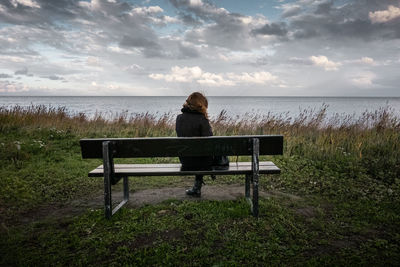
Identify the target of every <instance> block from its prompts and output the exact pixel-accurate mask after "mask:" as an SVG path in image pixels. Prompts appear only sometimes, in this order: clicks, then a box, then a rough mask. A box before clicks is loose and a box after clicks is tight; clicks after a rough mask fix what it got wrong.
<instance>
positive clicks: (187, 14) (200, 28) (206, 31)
mask: <svg viewBox="0 0 400 267" xmlns="http://www.w3.org/2000/svg"><path fill="white" fill-rule="evenodd" d="M170 2H171V3H172V5H173V6H174V7H175V8H176V9H177V10H178V11H177V12H178V14H179V16H180V18H181V20H182V22H183V23H186V26H189V27H193V26H195V27H194V28H193V29H191V30H188V31H187V32H186V34H185V40H186V41H187V42H190V43H193V44H206V45H209V46H212V47H222V48H228V49H230V50H234V51H235V50H240V51H248V50H251V49H252V48H254V47H257V46H259V44H258V43H257V41H258V40H257V39H256V38H255V37H256V35H255V34H253V33H252V30H253V29H254V28H255V26H254V25H253V22H252V21H251V20H252V19H253V17H251V18H250V17H246V16H244V15H241V14H238V13H232V12H229V11H228V10H226V9H224V8H220V7H217V6H216V5H215V4H213V3H212V2H211V1H190V0H170ZM246 19H248V20H249V22H248V23H245V22H244V21H245V20H246Z"/></svg>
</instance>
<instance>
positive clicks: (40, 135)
mask: <svg viewBox="0 0 400 267" xmlns="http://www.w3.org/2000/svg"><path fill="white" fill-rule="evenodd" d="M326 108H327V107H326V106H323V107H322V108H321V109H320V110H305V111H303V112H302V113H301V114H300V115H299V116H297V117H295V118H291V117H290V116H289V115H288V114H282V115H280V116H276V115H272V114H263V115H251V114H248V115H246V116H244V117H242V118H230V117H229V116H227V114H226V113H225V112H221V114H219V116H216V117H214V118H212V119H211V124H212V126H213V129H214V134H215V135H241V134H283V135H284V136H285V145H284V155H283V156H276V157H273V158H271V157H264V158H262V159H272V160H273V161H274V162H275V163H276V164H277V165H278V166H279V167H280V168H281V169H282V174H281V175H272V176H262V177H261V184H260V185H261V188H262V190H264V191H266V192H269V193H270V194H271V196H270V197H268V198H262V199H261V201H260V214H261V216H260V218H259V219H254V218H252V217H250V216H249V211H248V206H247V204H246V202H245V200H244V199H243V198H239V199H238V200H236V201H177V200H173V199H171V200H168V201H165V202H162V203H160V204H155V205H146V206H144V207H140V208H135V209H132V208H125V209H123V210H122V212H120V213H118V214H117V215H116V216H115V217H113V219H112V220H111V221H106V220H105V219H104V217H103V211H102V210H101V209H96V208H88V209H80V210H71V209H69V207H70V206H71V203H72V202H73V201H78V202H80V203H85V202H86V201H88V200H90V199H91V198H93V197H95V196H97V195H99V194H100V195H101V191H102V181H101V179H92V178H87V172H88V171H89V170H91V169H93V168H94V167H96V166H97V165H98V164H99V163H100V162H99V161H97V160H82V159H81V156H80V148H79V144H78V141H79V139H80V138H83V137H136V136H147V137H150V136H173V135H175V133H174V118H172V117H171V116H170V114H165V115H164V116H161V117H155V116H153V115H151V114H147V113H144V114H137V115H135V116H132V117H128V116H127V115H126V113H122V114H116V116H115V117H114V119H112V120H105V119H103V117H102V116H101V114H97V115H96V116H94V117H93V118H91V119H89V118H87V117H86V116H85V115H84V114H70V113H69V112H68V110H66V109H65V108H52V107H45V106H32V107H28V108H22V107H18V106H16V107H13V108H5V107H0V173H1V179H0V221H1V224H0V251H2V253H1V257H0V265H4V266H10V265H17V266H26V265H99V264H100V265H140V266H149V265H157V266H159V265H194V266H197V265H215V266H226V265H311V266H316V265H397V264H398V262H399V260H400V232H399V231H398V229H400V203H399V200H400V197H399V194H400V119H399V118H398V117H396V116H395V115H394V113H393V112H392V111H391V110H390V109H381V110H378V111H375V112H366V113H364V114H363V115H362V116H360V117H359V118H354V117H351V116H349V117H341V116H339V115H337V116H334V117H333V118H331V119H327V118H326ZM232 160H236V158H232ZM239 160H248V158H245V157H240V158H239ZM138 161H141V162H176V159H170V158H166V159H165V158H156V159H138ZM191 180H192V178H191V177H183V178H182V177H154V178H149V179H141V178H131V179H130V183H131V188H134V190H139V189H146V188H158V187H165V186H169V187H170V186H182V183H185V182H186V183H187V182H188V181H191ZM210 184H211V185H213V184H219V185H224V184H243V177H239V176H222V177H218V179H217V180H216V181H215V182H207V185H210ZM47 215H50V216H47Z"/></svg>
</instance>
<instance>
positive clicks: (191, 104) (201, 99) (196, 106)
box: [183, 92, 208, 119]
mask: <svg viewBox="0 0 400 267" xmlns="http://www.w3.org/2000/svg"><path fill="white" fill-rule="evenodd" d="M183 107H185V108H189V109H191V110H195V111H198V112H200V113H202V114H203V115H204V116H205V117H206V118H207V119H208V113H207V108H208V100H207V98H206V97H205V96H204V95H203V94H202V93H199V92H194V93H191V94H190V95H189V96H188V98H187V99H186V102H185V104H183Z"/></svg>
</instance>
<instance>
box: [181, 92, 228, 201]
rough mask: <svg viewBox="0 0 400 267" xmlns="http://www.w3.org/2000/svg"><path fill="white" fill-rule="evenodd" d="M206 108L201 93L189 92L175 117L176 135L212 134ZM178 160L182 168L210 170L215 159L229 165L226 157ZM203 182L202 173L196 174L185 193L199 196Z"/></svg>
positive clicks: (205, 102)
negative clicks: (190, 186) (191, 184)
mask: <svg viewBox="0 0 400 267" xmlns="http://www.w3.org/2000/svg"><path fill="white" fill-rule="evenodd" d="M207 109H208V101H207V98H206V97H205V96H204V95H203V94H201V93H199V92H194V93H192V94H190V95H189V97H188V98H187V99H186V102H185V103H184V104H183V108H182V109H181V111H182V114H180V115H178V116H177V118H176V125H175V130H176V134H177V135H178V137H194V136H212V135H213V132H212V129H211V125H210V122H209V120H208V114H207ZM179 160H180V162H181V163H182V170H210V169H212V167H213V165H215V164H214V163H215V161H218V162H217V164H218V165H222V166H223V165H226V166H229V161H228V158H227V157H218V158H215V157H210V156H209V157H179ZM213 178H215V177H213ZM203 183H204V182H203V175H196V177H195V181H194V185H193V187H192V188H191V189H188V190H186V194H187V195H189V196H193V197H200V196H201V187H202V185H203Z"/></svg>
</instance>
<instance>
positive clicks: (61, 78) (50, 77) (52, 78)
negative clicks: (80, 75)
mask: <svg viewBox="0 0 400 267" xmlns="http://www.w3.org/2000/svg"><path fill="white" fill-rule="evenodd" d="M42 78H45V79H49V80H52V81H59V80H64V78H63V77H60V76H57V75H49V76H42Z"/></svg>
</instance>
